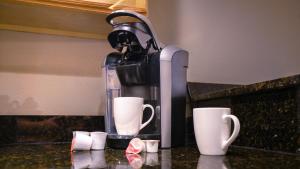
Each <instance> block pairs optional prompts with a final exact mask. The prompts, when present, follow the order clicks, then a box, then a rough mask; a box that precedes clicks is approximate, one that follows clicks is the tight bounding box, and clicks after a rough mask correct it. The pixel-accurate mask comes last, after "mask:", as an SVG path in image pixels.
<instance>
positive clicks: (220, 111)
mask: <svg viewBox="0 0 300 169" xmlns="http://www.w3.org/2000/svg"><path fill="white" fill-rule="evenodd" d="M230 119H232V120H233V124H234V130H233V133H232V135H231V136H230V129H231V121H230ZM193 120H194V131H195V137H196V141H197V145H198V148H199V151H200V153H201V154H203V155H224V154H226V152H227V149H228V147H229V145H230V144H231V143H232V142H233V141H234V140H235V139H236V137H237V136H238V134H239V131H240V122H239V120H238V118H237V117H236V116H234V115H231V111H230V108H214V107H207V108H194V109H193Z"/></svg>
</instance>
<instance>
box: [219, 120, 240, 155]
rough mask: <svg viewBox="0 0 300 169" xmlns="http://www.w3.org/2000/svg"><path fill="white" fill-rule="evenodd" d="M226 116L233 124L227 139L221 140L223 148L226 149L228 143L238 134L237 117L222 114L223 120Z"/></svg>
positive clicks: (238, 123)
mask: <svg viewBox="0 0 300 169" xmlns="http://www.w3.org/2000/svg"><path fill="white" fill-rule="evenodd" d="M227 118H230V119H232V121H233V124H234V129H233V132H232V135H231V136H230V137H229V139H228V140H226V141H224V142H223V144H222V149H223V150H224V149H227V148H228V147H229V145H230V144H231V143H232V142H233V141H234V140H235V139H236V137H237V136H238V134H239V132H240V121H239V119H238V118H237V117H236V116H234V115H224V116H223V120H226V119H227Z"/></svg>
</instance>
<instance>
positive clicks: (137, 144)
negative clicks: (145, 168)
mask: <svg viewBox="0 0 300 169" xmlns="http://www.w3.org/2000/svg"><path fill="white" fill-rule="evenodd" d="M144 149H145V143H144V142H143V141H142V140H141V139H139V138H133V139H132V140H131V141H130V142H129V145H128V147H127V149H126V151H125V152H126V153H129V154H138V153H140V152H141V151H143V150H144Z"/></svg>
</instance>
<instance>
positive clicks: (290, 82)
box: [189, 75, 300, 101]
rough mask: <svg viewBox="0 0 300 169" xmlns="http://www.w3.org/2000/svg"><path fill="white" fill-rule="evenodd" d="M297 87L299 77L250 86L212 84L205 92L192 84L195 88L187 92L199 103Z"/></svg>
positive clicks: (299, 82)
mask: <svg viewBox="0 0 300 169" xmlns="http://www.w3.org/2000/svg"><path fill="white" fill-rule="evenodd" d="M297 85H300V75H294V76H289V77H283V78H279V79H275V80H270V81H264V82H259V83H254V84H250V85H224V84H214V85H211V86H214V87H213V88H212V89H210V90H206V91H200V90H199V89H197V87H196V85H195V84H194V85H193V86H195V87H193V86H192V88H190V89H189V92H190V96H191V99H192V101H201V100H209V99H216V98H223V97H229V96H230V97H231V96H238V95H244V94H249V93H255V92H263V91H270V90H277V89H284V88H288V87H293V86H297ZM201 86H202V85H201ZM218 86H219V87H218Z"/></svg>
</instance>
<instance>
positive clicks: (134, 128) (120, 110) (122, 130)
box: [113, 97, 154, 135]
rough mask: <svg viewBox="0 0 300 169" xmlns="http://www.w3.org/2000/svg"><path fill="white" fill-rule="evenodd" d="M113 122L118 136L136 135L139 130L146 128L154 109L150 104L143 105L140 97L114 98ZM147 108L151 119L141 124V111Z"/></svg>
mask: <svg viewBox="0 0 300 169" xmlns="http://www.w3.org/2000/svg"><path fill="white" fill-rule="evenodd" d="M113 107H114V121H115V125H116V129H117V133H118V134H119V135H137V134H138V133H139V131H140V130H141V129H143V128H144V127H145V126H147V125H148V124H149V123H150V121H151V120H152V119H153V116H154V109H153V107H152V106H151V105H150V104H145V105H144V99H143V98H140V97H117V98H114V106H113ZM146 107H149V108H150V109H151V111H152V114H151V117H150V118H149V120H147V121H146V122H145V123H143V124H142V120H143V111H144V109H145V108H146Z"/></svg>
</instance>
